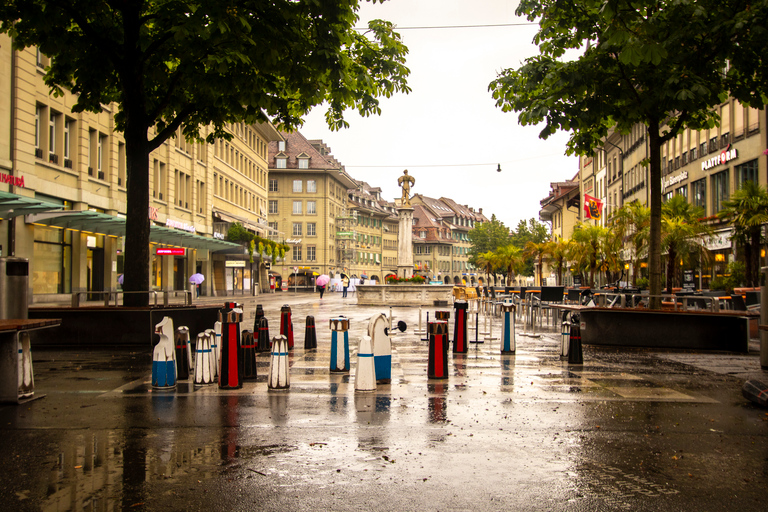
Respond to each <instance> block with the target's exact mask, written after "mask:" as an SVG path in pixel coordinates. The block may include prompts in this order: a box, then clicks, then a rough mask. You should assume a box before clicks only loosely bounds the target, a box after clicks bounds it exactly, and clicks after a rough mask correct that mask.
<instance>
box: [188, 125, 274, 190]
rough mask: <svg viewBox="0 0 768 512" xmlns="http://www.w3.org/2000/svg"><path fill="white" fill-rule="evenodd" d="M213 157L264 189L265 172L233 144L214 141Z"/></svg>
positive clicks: (265, 184)
mask: <svg viewBox="0 0 768 512" xmlns="http://www.w3.org/2000/svg"><path fill="white" fill-rule="evenodd" d="M177 139H178V137H177ZM259 140H260V139H259ZM213 155H214V156H215V157H217V158H218V159H219V160H221V161H222V162H224V163H226V164H227V165H229V166H230V167H232V168H233V169H235V170H236V171H237V172H239V173H240V174H242V175H243V176H245V177H247V178H248V179H250V180H251V181H253V182H255V183H256V184H258V185H259V186H261V187H264V188H266V186H267V171H266V170H265V169H264V168H263V167H261V166H260V165H259V164H257V163H256V162H254V161H253V160H251V158H250V157H249V155H248V154H246V153H244V152H241V151H240V150H239V149H237V148H236V147H235V146H234V144H230V143H229V142H227V141H224V140H221V139H218V140H216V142H215V143H214V144H213Z"/></svg>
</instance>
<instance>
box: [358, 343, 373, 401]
mask: <svg viewBox="0 0 768 512" xmlns="http://www.w3.org/2000/svg"><path fill="white" fill-rule="evenodd" d="M355 391H376V368H375V365H374V361H373V343H372V342H371V337H370V336H367V335H366V336H363V338H362V339H361V340H360V346H359V347H358V350H357V370H356V371H355Z"/></svg>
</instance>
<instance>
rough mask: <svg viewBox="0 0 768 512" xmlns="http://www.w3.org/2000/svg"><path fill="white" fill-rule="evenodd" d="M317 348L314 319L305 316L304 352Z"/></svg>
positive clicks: (310, 316)
mask: <svg viewBox="0 0 768 512" xmlns="http://www.w3.org/2000/svg"><path fill="white" fill-rule="evenodd" d="M316 348H317V332H315V317H314V316H312V315H308V316H307V321H306V323H305V327H304V350H313V349H316Z"/></svg>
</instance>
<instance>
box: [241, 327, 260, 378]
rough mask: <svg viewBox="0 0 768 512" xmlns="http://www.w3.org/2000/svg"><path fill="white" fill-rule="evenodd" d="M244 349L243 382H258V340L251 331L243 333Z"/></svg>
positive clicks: (242, 342)
mask: <svg viewBox="0 0 768 512" xmlns="http://www.w3.org/2000/svg"><path fill="white" fill-rule="evenodd" d="M240 336H241V344H242V347H243V380H256V378H257V377H258V375H257V371H256V340H255V339H254V337H253V333H252V332H251V331H243V332H242V333H241V334H240Z"/></svg>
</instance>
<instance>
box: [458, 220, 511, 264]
mask: <svg viewBox="0 0 768 512" xmlns="http://www.w3.org/2000/svg"><path fill="white" fill-rule="evenodd" d="M467 236H469V241H470V242H471V244H472V247H470V249H469V262H470V263H471V264H472V265H474V266H475V267H477V268H482V267H483V265H482V264H480V263H479V261H478V256H479V255H481V254H483V253H487V252H494V251H495V250H496V249H498V248H499V247H501V246H504V245H507V244H508V243H509V229H507V227H506V226H505V225H504V223H503V222H501V221H500V220H499V219H497V218H496V215H491V220H490V221H489V222H483V223H482V224H479V225H476V226H475V227H474V229H472V230H470V232H469V233H468V234H467Z"/></svg>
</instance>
